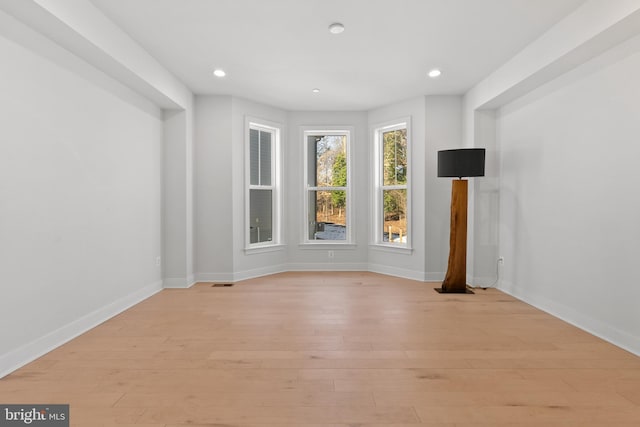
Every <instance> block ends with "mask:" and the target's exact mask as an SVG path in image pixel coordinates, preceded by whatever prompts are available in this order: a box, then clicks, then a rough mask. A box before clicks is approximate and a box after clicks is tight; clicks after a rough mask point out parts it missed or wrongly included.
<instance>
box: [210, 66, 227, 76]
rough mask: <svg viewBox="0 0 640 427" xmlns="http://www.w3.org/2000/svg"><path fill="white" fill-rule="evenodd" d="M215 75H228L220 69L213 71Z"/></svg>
mask: <svg viewBox="0 0 640 427" xmlns="http://www.w3.org/2000/svg"><path fill="white" fill-rule="evenodd" d="M213 75H214V76H216V77H224V76H226V75H227V73H225V72H224V70H221V69H220V68H218V69H217V70H213Z"/></svg>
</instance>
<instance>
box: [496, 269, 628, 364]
mask: <svg viewBox="0 0 640 427" xmlns="http://www.w3.org/2000/svg"><path fill="white" fill-rule="evenodd" d="M498 289H499V290H501V291H502V292H505V293H507V294H509V295H511V296H513V297H515V298H518V299H519V300H521V301H524V302H526V303H527V304H530V305H532V306H534V307H536V308H538V309H540V310H542V311H544V312H546V313H549V314H551V315H552V316H554V317H557V318H558V319H561V320H564V321H565V322H567V323H570V324H572V325H573V326H576V327H578V328H580V329H582V330H584V331H586V332H589V333H590V334H592V335H595V336H597V337H598V338H602V339H603V340H605V341H608V342H610V343H611V344H613V345H615V346H618V347H620V348H623V349H625V350H627V351H629V352H631V353H633V354H635V355H637V356H640V336H634V335H631V334H629V333H628V332H625V331H621V330H619V329H617V328H615V327H613V326H611V325H608V324H606V323H603V322H601V321H600V320H598V319H594V318H593V317H590V316H586V315H584V314H582V313H579V312H577V311H575V310H574V309H572V308H570V307H567V306H565V305H564V304H559V303H557V302H555V301H552V300H550V299H548V298H545V297H543V296H539V295H532V294H529V293H527V292H524V291H522V290H520V289H517V288H516V287H515V286H514V285H513V283H510V282H505V281H500V283H499V286H498Z"/></svg>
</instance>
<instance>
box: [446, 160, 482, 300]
mask: <svg viewBox="0 0 640 427" xmlns="http://www.w3.org/2000/svg"><path fill="white" fill-rule="evenodd" d="M484 157H485V149H484V148H462V149H457V150H442V151H438V177H449V178H458V179H454V180H453V181H452V186H451V228H450V231H449V233H450V234H449V263H448V265H447V274H446V275H445V277H444V281H443V282H442V287H441V288H435V290H436V291H438V292H439V293H451V294H472V293H473V291H471V290H470V289H467V193H468V185H467V184H468V181H467V180H466V179H462V178H466V177H473V176H484Z"/></svg>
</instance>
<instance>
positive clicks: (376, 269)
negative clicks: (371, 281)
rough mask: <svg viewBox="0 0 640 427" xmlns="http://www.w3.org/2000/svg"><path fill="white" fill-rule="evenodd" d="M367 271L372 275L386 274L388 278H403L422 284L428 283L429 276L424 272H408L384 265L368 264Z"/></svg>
mask: <svg viewBox="0 0 640 427" xmlns="http://www.w3.org/2000/svg"><path fill="white" fill-rule="evenodd" d="M366 270H367V271H371V272H372V273H380V274H386V275H388V276H395V277H402V278H404V279H411V280H418V281H420V282H425V281H428V280H427V276H428V274H427V273H425V272H424V271H415V270H407V269H404V268H398V267H391V266H388V265H382V264H367V269H366Z"/></svg>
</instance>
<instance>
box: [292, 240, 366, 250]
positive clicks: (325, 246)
mask: <svg viewBox="0 0 640 427" xmlns="http://www.w3.org/2000/svg"><path fill="white" fill-rule="evenodd" d="M357 247H358V245H356V244H355V243H336V242H326V243H324V242H322V243H320V242H318V243H316V242H305V243H300V244H299V245H298V249H303V250H307V249H312V250H313V249H337V250H340V249H356V248H357Z"/></svg>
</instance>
